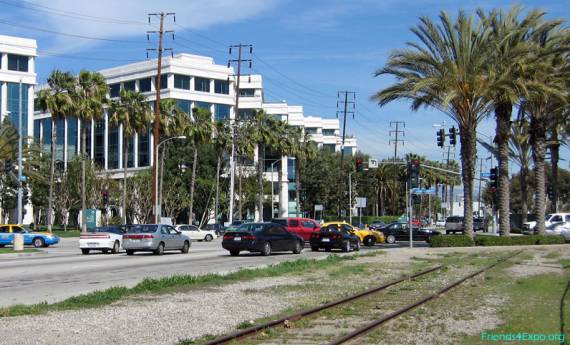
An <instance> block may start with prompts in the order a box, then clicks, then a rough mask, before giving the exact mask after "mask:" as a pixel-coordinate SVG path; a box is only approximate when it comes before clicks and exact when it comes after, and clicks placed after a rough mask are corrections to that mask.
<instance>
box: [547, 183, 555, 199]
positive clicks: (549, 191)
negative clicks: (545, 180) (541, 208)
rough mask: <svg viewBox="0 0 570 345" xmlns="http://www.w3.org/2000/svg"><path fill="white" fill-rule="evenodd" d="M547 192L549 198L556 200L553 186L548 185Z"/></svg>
mask: <svg viewBox="0 0 570 345" xmlns="http://www.w3.org/2000/svg"><path fill="white" fill-rule="evenodd" d="M546 194H547V195H548V199H549V200H554V189H553V188H552V186H548V187H547V188H546Z"/></svg>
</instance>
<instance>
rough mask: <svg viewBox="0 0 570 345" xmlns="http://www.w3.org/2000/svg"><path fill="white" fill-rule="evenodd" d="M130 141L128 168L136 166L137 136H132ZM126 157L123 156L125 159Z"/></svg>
mask: <svg viewBox="0 0 570 345" xmlns="http://www.w3.org/2000/svg"><path fill="white" fill-rule="evenodd" d="M127 141H128V142H129V160H128V161H127V168H132V167H134V166H135V137H134V136H132V137H130V138H129V139H128V140H127ZM124 159H125V157H123V161H124Z"/></svg>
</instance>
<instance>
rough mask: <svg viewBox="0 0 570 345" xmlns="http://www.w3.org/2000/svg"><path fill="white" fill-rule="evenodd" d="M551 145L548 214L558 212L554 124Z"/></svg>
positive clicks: (555, 130)
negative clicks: (550, 194) (550, 198)
mask: <svg viewBox="0 0 570 345" xmlns="http://www.w3.org/2000/svg"><path fill="white" fill-rule="evenodd" d="M550 141H551V142H552V145H551V146H550V157H551V162H552V179H551V180H550V187H551V188H552V200H551V202H552V203H551V206H550V212H552V213H555V212H558V161H559V160H560V144H559V139H558V126H556V124H554V126H553V127H552V137H551V138H550Z"/></svg>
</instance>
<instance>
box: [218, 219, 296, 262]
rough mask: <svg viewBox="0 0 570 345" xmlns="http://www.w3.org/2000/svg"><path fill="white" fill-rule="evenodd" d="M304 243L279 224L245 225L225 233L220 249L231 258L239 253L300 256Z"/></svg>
mask: <svg viewBox="0 0 570 345" xmlns="http://www.w3.org/2000/svg"><path fill="white" fill-rule="evenodd" d="M304 243H305V242H304V241H303V239H302V238H301V237H299V236H297V235H295V234H292V233H290V232H289V231H287V230H286V229H285V227H283V226H282V225H281V224H276V223H247V224H243V225H241V226H240V227H239V228H238V229H237V230H235V231H231V232H226V233H225V234H224V237H223V240H222V247H223V248H224V249H226V250H229V252H230V254H231V256H238V255H239V253H240V252H241V251H248V252H258V253H261V255H264V256H267V255H270V254H271V253H273V252H284V251H292V252H293V253H294V254H300V253H301V251H302V250H303V246H304Z"/></svg>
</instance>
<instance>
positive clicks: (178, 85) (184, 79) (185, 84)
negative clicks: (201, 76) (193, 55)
mask: <svg viewBox="0 0 570 345" xmlns="http://www.w3.org/2000/svg"><path fill="white" fill-rule="evenodd" d="M174 88H175V89H184V90H190V77H189V76H187V75H180V74H175V75H174Z"/></svg>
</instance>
